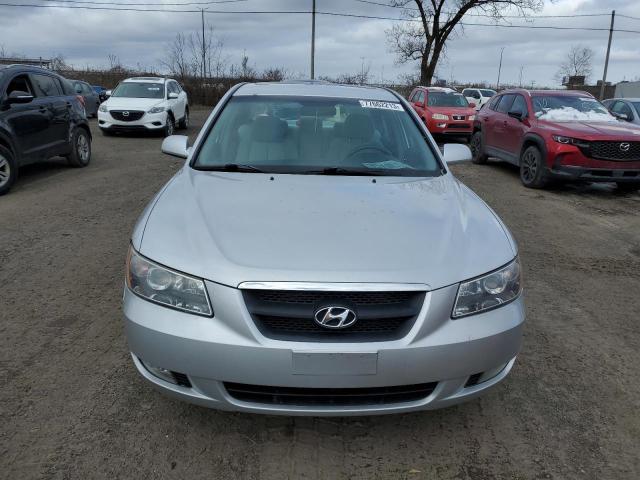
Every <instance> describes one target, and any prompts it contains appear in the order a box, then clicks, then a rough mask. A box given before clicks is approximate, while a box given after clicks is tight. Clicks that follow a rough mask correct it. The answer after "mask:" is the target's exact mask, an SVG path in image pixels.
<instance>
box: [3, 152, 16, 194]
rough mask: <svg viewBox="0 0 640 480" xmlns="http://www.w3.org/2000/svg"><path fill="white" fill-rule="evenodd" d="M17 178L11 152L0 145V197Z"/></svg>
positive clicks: (9, 188)
mask: <svg viewBox="0 0 640 480" xmlns="http://www.w3.org/2000/svg"><path fill="white" fill-rule="evenodd" d="M16 178H18V165H17V164H16V160H15V158H14V157H13V154H12V153H11V151H10V150H9V149H7V148H5V147H3V146H2V145H0V195H4V194H5V193H7V192H8V191H9V190H11V186H12V185H13V183H14V182H15V181H16Z"/></svg>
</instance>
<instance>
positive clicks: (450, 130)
mask: <svg viewBox="0 0 640 480" xmlns="http://www.w3.org/2000/svg"><path fill="white" fill-rule="evenodd" d="M409 102H410V103H411V105H412V106H413V108H414V110H415V111H416V112H417V113H418V115H419V116H420V118H421V119H422V121H423V122H424V123H425V124H426V125H427V130H429V131H430V132H431V134H432V135H433V136H438V135H451V136H456V137H466V138H471V134H472V133H473V121H474V119H475V115H476V111H475V108H476V105H475V104H474V103H469V102H467V99H466V98H465V97H464V95H462V94H461V93H458V92H456V91H455V90H452V89H450V88H443V87H416V88H414V89H413V91H412V92H411V95H409Z"/></svg>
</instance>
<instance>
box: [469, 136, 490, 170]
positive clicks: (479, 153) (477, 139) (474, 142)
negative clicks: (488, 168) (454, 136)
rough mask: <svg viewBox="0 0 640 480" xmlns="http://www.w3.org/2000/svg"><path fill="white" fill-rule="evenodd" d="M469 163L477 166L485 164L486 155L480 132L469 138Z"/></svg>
mask: <svg viewBox="0 0 640 480" xmlns="http://www.w3.org/2000/svg"><path fill="white" fill-rule="evenodd" d="M470 147H471V155H472V156H471V161H472V162H473V163H476V164H478V165H482V164H484V163H487V158H488V157H487V154H486V153H484V145H483V144H482V132H481V131H480V130H478V131H477V132H475V133H474V134H473V135H472V136H471V143H470Z"/></svg>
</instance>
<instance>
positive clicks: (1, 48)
mask: <svg viewBox="0 0 640 480" xmlns="http://www.w3.org/2000/svg"><path fill="white" fill-rule="evenodd" d="M0 58H7V51H6V50H5V48H4V45H2V44H1V43H0Z"/></svg>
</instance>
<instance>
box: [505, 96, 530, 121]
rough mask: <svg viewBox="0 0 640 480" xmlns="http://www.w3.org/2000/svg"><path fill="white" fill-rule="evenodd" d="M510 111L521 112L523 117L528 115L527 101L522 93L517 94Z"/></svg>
mask: <svg viewBox="0 0 640 480" xmlns="http://www.w3.org/2000/svg"><path fill="white" fill-rule="evenodd" d="M509 112H514V113H519V114H520V115H522V116H523V117H526V116H527V101H526V100H525V99H524V97H523V96H522V95H516V98H515V100H514V101H513V104H512V105H511V108H510V109H509Z"/></svg>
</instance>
